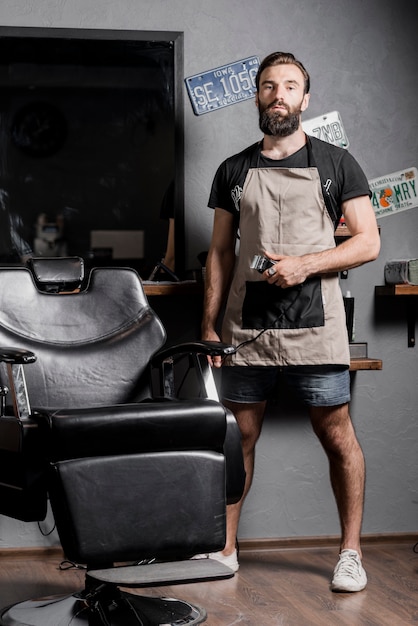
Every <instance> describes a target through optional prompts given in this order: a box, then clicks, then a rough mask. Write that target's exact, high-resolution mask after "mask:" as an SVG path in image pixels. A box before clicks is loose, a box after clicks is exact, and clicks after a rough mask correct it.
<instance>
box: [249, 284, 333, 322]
mask: <svg viewBox="0 0 418 626" xmlns="http://www.w3.org/2000/svg"><path fill="white" fill-rule="evenodd" d="M324 324H325V320H324V307H323V302H322V292H321V278H320V277H319V276H314V277H312V278H308V279H307V280H306V281H305V282H304V283H303V284H302V285H297V286H296V287H288V288H287V289H282V288H281V287H276V286H275V285H269V283H267V282H266V281H264V280H262V281H246V283H245V297H244V303H243V306H242V328H248V329H250V328H252V329H263V328H314V327H318V326H324Z"/></svg>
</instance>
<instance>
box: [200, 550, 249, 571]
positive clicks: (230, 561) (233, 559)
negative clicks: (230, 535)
mask: <svg viewBox="0 0 418 626" xmlns="http://www.w3.org/2000/svg"><path fill="white" fill-rule="evenodd" d="M192 559H213V560H214V561H219V562H220V563H223V564H224V565H226V566H227V567H229V568H230V569H232V571H233V572H237V571H238V570H239V563H238V555H237V551H236V550H234V551H233V553H232V554H228V556H225V554H223V553H222V552H210V553H209V554H195V556H192Z"/></svg>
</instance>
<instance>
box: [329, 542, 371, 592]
mask: <svg viewBox="0 0 418 626" xmlns="http://www.w3.org/2000/svg"><path fill="white" fill-rule="evenodd" d="M366 585H367V576H366V572H365V571H364V569H363V566H362V564H361V559H360V556H359V553H358V552H357V550H342V551H341V553H340V559H339V561H338V563H337V565H336V567H335V569H334V575H333V577H332V581H331V589H332V591H343V592H344V591H346V592H351V591H361V590H362V589H364V588H365V586H366Z"/></svg>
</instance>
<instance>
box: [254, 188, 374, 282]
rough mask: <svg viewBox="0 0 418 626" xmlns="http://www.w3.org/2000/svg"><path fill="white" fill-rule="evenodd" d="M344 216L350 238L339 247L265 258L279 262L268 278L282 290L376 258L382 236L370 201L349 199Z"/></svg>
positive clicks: (368, 199)
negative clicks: (298, 254)
mask: <svg viewBox="0 0 418 626" xmlns="http://www.w3.org/2000/svg"><path fill="white" fill-rule="evenodd" d="M342 211H343V215H344V217H345V221H346V224H347V227H348V230H349V232H350V234H351V237H350V238H349V239H347V240H345V241H343V242H342V243H341V244H340V245H338V246H336V247H335V248H331V249H330V250H324V251H323V252H314V253H312V254H305V255H303V256H300V257H297V256H283V255H278V254H270V253H269V252H268V251H266V255H267V256H268V257H270V258H271V259H273V260H275V261H280V262H279V263H277V267H275V270H276V272H275V274H274V275H273V276H269V275H268V274H267V273H265V276H266V279H267V280H268V282H269V283H271V284H276V285H277V286H279V287H292V286H294V285H299V284H301V283H303V282H304V281H305V280H306V279H307V278H309V276H315V275H317V274H327V273H332V272H342V271H343V270H348V269H351V268H353V267H358V266H359V265H363V263H368V262H369V261H373V260H374V259H376V258H377V256H378V254H379V250H380V236H379V231H378V228H377V223H376V216H375V214H374V211H373V207H372V204H371V202H370V198H369V197H368V196H359V197H357V198H352V199H350V200H347V201H346V202H344V203H343V205H342Z"/></svg>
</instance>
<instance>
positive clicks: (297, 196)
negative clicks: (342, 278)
mask: <svg viewBox="0 0 418 626" xmlns="http://www.w3.org/2000/svg"><path fill="white" fill-rule="evenodd" d="M333 247H335V240H334V227H333V224H332V220H331V218H330V216H329V213H328V211H327V209H326V206H325V203H324V198H323V195H322V190H321V180H320V177H319V172H318V170H317V168H316V167H308V168H289V169H285V168H274V167H273V168H258V167H255V168H251V169H249V171H248V174H247V177H246V179H245V183H244V188H243V192H242V197H241V202H240V250H239V254H238V259H237V265H236V268H235V273H234V277H233V280H232V285H231V289H230V293H229V297H228V302H227V306H226V312H225V316H224V321H223V327H222V339H223V341H226V342H228V343H231V344H233V345H239V344H241V343H242V342H246V341H248V340H251V339H253V338H254V337H257V335H259V334H260V332H261V330H263V329H264V328H267V330H266V331H265V332H263V333H262V334H261V336H259V337H258V338H257V339H256V340H255V341H253V342H250V343H247V344H246V345H243V346H242V347H241V348H240V349H239V350H238V352H237V353H236V354H235V355H234V356H232V357H231V358H230V359H228V361H227V362H226V363H225V364H226V365H282V366H286V365H321V364H338V365H349V363H350V355H349V347H348V336H347V328H346V321H345V311H344V303H343V299H342V294H341V289H340V286H339V279H338V274H326V275H322V276H318V277H313V278H312V279H308V280H307V281H305V283H304V284H303V285H302V286H298V287H294V288H288V289H282V288H281V287H276V285H269V284H268V283H267V282H266V281H265V279H264V278H263V277H262V276H261V275H260V274H259V273H258V272H257V271H256V270H254V269H251V268H250V263H251V260H252V259H253V257H254V255H255V254H262V253H263V251H264V250H268V251H269V252H272V253H276V254H284V255H297V256H300V255H303V254H307V253H310V252H320V251H322V250H327V249H329V248H333Z"/></svg>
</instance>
